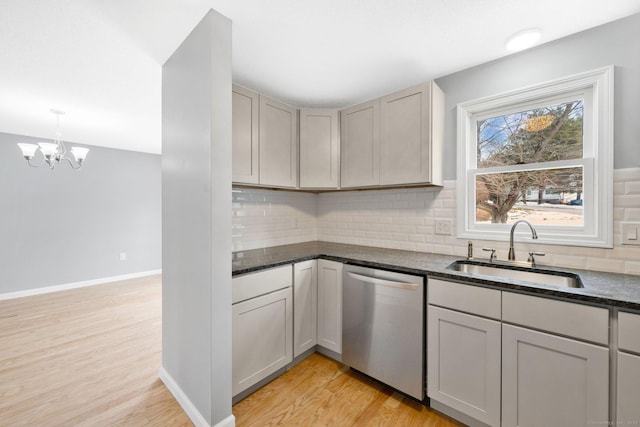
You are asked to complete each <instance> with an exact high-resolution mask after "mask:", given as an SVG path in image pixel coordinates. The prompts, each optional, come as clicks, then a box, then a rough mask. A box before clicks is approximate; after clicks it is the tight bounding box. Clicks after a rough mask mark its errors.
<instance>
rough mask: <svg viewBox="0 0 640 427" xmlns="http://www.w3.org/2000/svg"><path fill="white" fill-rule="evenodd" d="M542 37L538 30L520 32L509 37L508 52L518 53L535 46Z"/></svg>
mask: <svg viewBox="0 0 640 427" xmlns="http://www.w3.org/2000/svg"><path fill="white" fill-rule="evenodd" d="M541 37H542V32H540V30H539V29H537V28H532V29H529V30H524V31H520V32H519V33H516V34H514V35H512V36H511V37H509V39H508V40H507V44H506V47H507V50H509V51H511V52H517V51H519V50H524V49H527V48H530V47H531V46H533V45H535V44H536V43H537V42H538V41H539V40H540V38H541Z"/></svg>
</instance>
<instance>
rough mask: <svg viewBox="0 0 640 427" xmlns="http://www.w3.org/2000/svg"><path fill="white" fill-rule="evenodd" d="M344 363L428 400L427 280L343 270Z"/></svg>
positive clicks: (356, 268) (349, 267)
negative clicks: (425, 326)
mask: <svg viewBox="0 0 640 427" xmlns="http://www.w3.org/2000/svg"><path fill="white" fill-rule="evenodd" d="M342 286H343V287H342V362H343V363H344V364H345V365H347V366H350V367H352V368H354V369H356V370H358V371H361V372H363V373H365V374H367V375H369V376H370V377H373V378H375V379H377V380H379V381H381V382H383V383H385V384H388V385H390V386H392V387H394V388H396V389H398V390H400V391H402V392H404V393H406V394H408V395H409V396H412V397H415V398H416V399H418V400H422V399H423V398H424V378H425V376H424V357H425V351H424V343H423V341H424V329H423V327H424V315H423V311H424V279H423V278H422V277H419V276H411V275H408V274H402V273H394V272H390V271H384V270H376V269H373V268H366V267H359V266H353V265H345V266H344V273H343V284H342Z"/></svg>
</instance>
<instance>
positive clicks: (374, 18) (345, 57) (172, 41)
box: [0, 0, 640, 153]
mask: <svg viewBox="0 0 640 427" xmlns="http://www.w3.org/2000/svg"><path fill="white" fill-rule="evenodd" d="M209 8H213V9H216V10H217V11H218V12H220V13H222V14H223V15H226V16H227V17H229V18H230V19H231V20H232V21H233V75H234V81H235V82H237V83H239V84H242V85H245V86H248V87H251V88H253V89H256V90H258V91H260V92H262V93H265V94H269V95H271V96H274V97H276V98H278V99H280V100H282V101H285V102H288V103H290V104H292V105H295V106H298V107H345V106H349V105H353V104H355V103H358V102H361V101H364V100H367V99H371V98H375V97H377V96H380V95H383V94H385V93H388V92H391V91H394V90H397V89H401V88H404V87H407V86H410V85H413V84H417V83H420V82H423V81H426V80H429V79H432V78H436V77H440V76H443V75H446V74H449V73H452V72H455V71H458V70H462V69H464V68H468V67H470V66H473V65H477V64H480V63H483V62H486V61H489V60H492V59H495V58H499V57H502V56H505V55H507V54H508V52H507V51H506V50H505V47H504V43H505V40H506V39H507V38H508V37H509V36H510V35H512V34H514V33H516V32H518V31H520V30H523V29H526V28H531V27H537V28H540V29H541V30H542V32H543V35H542V43H545V42H548V41H551V40H554V39H557V38H560V37H564V36H566V35H569V34H572V33H575V32H578V31H582V30H585V29H587V28H591V27H594V26H597V25H600V24H603V23H606V22H610V21H613V20H616V19H619V18H622V17H625V16H628V15H632V14H634V13H638V12H640V1H638V0H610V1H606V2H605V1H602V0H395V1H394V0H315V1H311V0H270V1H265V0H0V132H7V133H14V134H20V135H29V136H37V137H43V138H52V137H53V135H54V131H55V117H54V116H53V115H52V114H51V113H50V112H49V109H50V108H57V109H60V110H64V111H66V113H67V114H66V115H65V116H63V117H62V119H61V128H62V133H63V138H64V139H65V140H68V141H74V142H77V143H82V144H89V145H97V146H105V147H112V148H119V149H127V150H135V151H144V152H150V153H160V146H161V132H160V129H161V125H160V110H161V93H160V92H161V90H160V88H161V66H162V63H163V62H164V61H165V60H166V59H167V58H168V57H169V56H170V55H171V53H172V52H173V51H174V50H175V48H176V47H177V46H178V45H179V44H180V42H181V41H182V40H183V39H184V38H185V36H186V35H187V34H188V33H189V32H190V31H191V29H192V28H193V27H194V26H195V25H196V24H197V22H198V21H199V20H200V19H201V18H202V17H203V16H204V14H205V13H206V12H207V10H208V9H209Z"/></svg>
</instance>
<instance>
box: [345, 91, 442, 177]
mask: <svg viewBox="0 0 640 427" xmlns="http://www.w3.org/2000/svg"><path fill="white" fill-rule="evenodd" d="M444 108H445V106H444V94H443V93H442V91H441V90H440V88H439V87H438V86H437V85H436V84H435V83H433V82H427V83H424V84H421V85H418V86H415V87H411V88H409V89H405V90H402V91H399V92H396V93H393V94H390V95H387V96H384V97H382V98H379V99H376V100H373V101H369V102H366V103H364V104H360V105H356V106H354V107H351V108H348V109H346V110H343V111H342V112H341V114H342V116H341V118H342V121H341V126H342V129H341V131H342V132H341V141H340V144H341V153H342V158H341V173H342V176H341V186H342V187H346V188H350V187H373V186H397V185H412V184H432V185H442V160H443V157H442V156H443V140H444Z"/></svg>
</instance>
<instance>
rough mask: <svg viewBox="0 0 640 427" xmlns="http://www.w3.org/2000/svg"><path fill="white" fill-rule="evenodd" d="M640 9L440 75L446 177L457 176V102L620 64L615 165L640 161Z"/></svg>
mask: <svg viewBox="0 0 640 427" xmlns="http://www.w3.org/2000/svg"><path fill="white" fill-rule="evenodd" d="M639 40H640V14H637V15H633V16H631V17H628V18H625V19H622V20H619V21H615V22H612V23H609V24H606V25H602V26H600V27H596V28H593V29H590V30H587V31H584V32H581V33H578V34H575V35H572V36H569V37H566V38H563V39H560V40H557V41H554V42H551V43H548V44H545V45H541V46H538V47H536V48H533V49H530V50H527V51H524V52H521V53H519V54H514V55H511V56H508V57H506V58H502V59H499V60H496V61H492V62H489V63H486V64H483V65H479V66H477V67H473V68H469V69H466V70H463V71H460V72H458V73H454V74H450V75H448V76H445V77H442V78H439V79H437V80H436V82H437V84H438V86H440V88H441V89H442V90H443V91H444V92H445V94H446V108H447V112H446V123H445V165H444V166H445V167H444V170H445V177H444V178H445V179H455V178H456V172H455V171H456V105H457V104H459V103H461V102H465V101H470V100H472V99H477V98H481V97H484V96H489V95H494V94H498V93H501V92H505V91H508V90H512V89H517V88H520V87H524V86H528V85H532V84H536V83H541V82H544V81H548V80H552V79H555V78H559V77H564V76H568V75H571V74H577V73H580V72H583V71H588V70H591V69H595V68H599V67H603V66H606V65H611V64H613V65H615V107H614V108H615V113H614V114H615V147H614V156H615V158H614V167H615V168H616V169H622V168H630V167H638V166H640V150H638V142H637V137H638V135H640V120H638V119H637V117H636V116H637V113H638V111H640V77H639V76H640V47H639V45H638V41H639Z"/></svg>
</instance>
